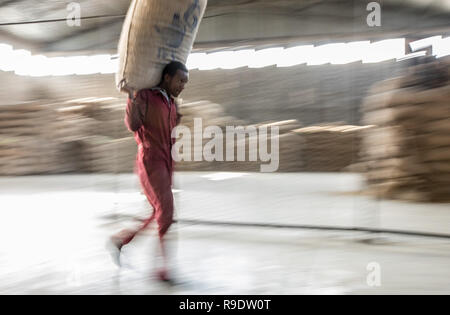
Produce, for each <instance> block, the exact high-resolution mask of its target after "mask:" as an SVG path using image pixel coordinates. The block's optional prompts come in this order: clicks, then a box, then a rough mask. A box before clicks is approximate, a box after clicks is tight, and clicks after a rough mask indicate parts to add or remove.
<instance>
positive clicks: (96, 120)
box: [57, 98, 137, 173]
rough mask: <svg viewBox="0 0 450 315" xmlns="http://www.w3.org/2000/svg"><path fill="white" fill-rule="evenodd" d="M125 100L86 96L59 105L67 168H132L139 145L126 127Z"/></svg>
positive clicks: (60, 135) (59, 135)
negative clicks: (89, 97)
mask: <svg viewBox="0 0 450 315" xmlns="http://www.w3.org/2000/svg"><path fill="white" fill-rule="evenodd" d="M125 102H126V101H125V100H118V99H114V98H103V99H84V100H76V101H71V102H67V103H65V106H61V107H60V108H59V109H58V112H59V115H58V126H59V128H58V130H59V131H58V133H57V139H58V143H59V148H60V161H61V165H63V166H64V168H65V169H64V170H65V171H66V172H96V173H123V172H132V171H133V168H134V160H135V156H136V151H137V146H136V143H135V140H134V138H133V136H132V134H131V133H130V132H129V131H128V130H127V129H126V127H125V125H124V122H123V119H124V116H125V106H124V104H125Z"/></svg>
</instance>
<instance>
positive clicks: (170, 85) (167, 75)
mask: <svg viewBox="0 0 450 315" xmlns="http://www.w3.org/2000/svg"><path fill="white" fill-rule="evenodd" d="M188 81H189V71H188V69H187V68H186V66H185V65H184V64H182V63H181V62H178V61H172V62H171V63H169V64H168V65H167V66H166V67H165V68H164V70H163V74H162V81H161V84H160V86H161V87H162V88H163V89H165V90H166V91H167V93H169V94H170V95H172V96H174V97H178V95H180V93H181V92H182V91H183V90H184V86H185V84H186V83H188Z"/></svg>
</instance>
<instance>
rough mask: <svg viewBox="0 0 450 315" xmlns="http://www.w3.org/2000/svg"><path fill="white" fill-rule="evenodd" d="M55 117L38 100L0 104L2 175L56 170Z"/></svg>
mask: <svg viewBox="0 0 450 315" xmlns="http://www.w3.org/2000/svg"><path fill="white" fill-rule="evenodd" d="M54 120H55V112H54V111H53V109H52V107H51V106H50V105H44V104H42V103H39V102H29V103H21V104H13V105H2V106H1V107H0V174H1V175H3V176H5V175H6V176H8V175H10V176H13V175H34V174H48V173H55V172H58V168H57V163H58V159H57V144H56V142H55V141H54V137H53V131H54V127H53V122H54Z"/></svg>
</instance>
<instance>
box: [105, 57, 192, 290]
mask: <svg viewBox="0 0 450 315" xmlns="http://www.w3.org/2000/svg"><path fill="white" fill-rule="evenodd" d="M188 81H189V72H188V70H187V68H186V66H185V65H184V64H182V63H180V62H176V61H173V62H171V63H169V64H168V65H167V66H166V67H165V68H164V70H163V74H162V79H161V83H160V84H159V85H158V87H156V88H152V89H143V90H140V91H138V92H135V91H128V93H129V97H128V102H127V110H126V116H125V124H126V125H127V127H128V129H129V130H130V131H131V132H133V133H134V137H135V139H136V142H137V144H138V154H137V158H136V169H137V173H138V175H139V179H140V182H141V185H142V188H143V191H144V193H145V195H146V196H147V199H148V201H149V203H150V204H151V206H152V207H153V214H152V215H151V216H150V217H149V218H148V219H147V220H146V221H144V223H143V224H142V226H141V227H139V228H137V229H135V230H123V231H122V232H120V233H118V234H116V235H114V236H113V237H111V242H112V244H113V245H114V248H113V249H114V253H113V255H114V259H115V261H116V263H117V264H118V265H120V253H121V250H122V247H123V246H124V245H127V244H129V243H130V242H131V241H132V240H133V238H134V237H135V236H136V235H137V234H138V233H139V232H140V231H142V230H144V229H145V228H146V227H147V226H148V225H149V224H150V223H151V222H152V221H153V220H154V219H156V222H157V223H158V234H159V243H160V246H161V251H162V255H163V262H164V267H163V268H162V269H160V270H158V274H157V276H158V278H159V279H160V280H162V281H171V278H170V276H169V272H168V269H169V268H168V260H169V257H168V252H167V246H166V245H167V244H166V240H165V235H166V233H167V231H168V230H169V228H170V226H171V224H172V221H173V212H174V202H173V194H172V177H173V170H174V161H173V159H172V154H171V151H172V146H173V145H174V143H175V139H174V138H172V130H173V129H174V128H175V127H176V125H177V124H179V122H180V118H181V115H180V114H179V113H178V111H177V106H176V105H175V102H174V97H178V96H179V95H180V93H181V92H182V91H183V90H184V87H185V84H186V83H187V82H188Z"/></svg>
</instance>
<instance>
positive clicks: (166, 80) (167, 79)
mask: <svg viewBox="0 0 450 315" xmlns="http://www.w3.org/2000/svg"><path fill="white" fill-rule="evenodd" d="M169 81H170V75H169V74H168V73H166V74H165V75H164V82H167V83H169Z"/></svg>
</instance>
